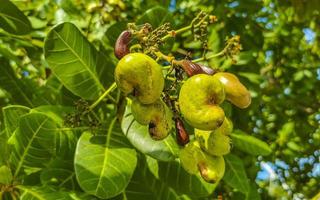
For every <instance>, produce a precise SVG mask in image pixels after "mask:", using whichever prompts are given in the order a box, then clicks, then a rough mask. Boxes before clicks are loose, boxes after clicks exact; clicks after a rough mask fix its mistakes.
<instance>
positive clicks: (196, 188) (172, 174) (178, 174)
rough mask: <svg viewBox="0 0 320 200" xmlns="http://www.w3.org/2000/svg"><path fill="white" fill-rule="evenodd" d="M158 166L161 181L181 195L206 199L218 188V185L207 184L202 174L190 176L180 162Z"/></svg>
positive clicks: (164, 163)
mask: <svg viewBox="0 0 320 200" xmlns="http://www.w3.org/2000/svg"><path fill="white" fill-rule="evenodd" d="M158 165H159V166H158V169H159V171H158V173H159V178H160V180H161V181H163V182H164V183H166V184H167V185H168V186H170V187H172V188H173V189H174V190H175V191H176V192H178V193H180V194H187V195H188V196H190V197H193V198H199V197H206V196H208V195H209V194H211V193H212V192H213V191H214V189H215V188H216V186H217V183H216V184H212V183H207V182H205V181H204V180H203V178H202V177H201V176H200V174H197V175H193V174H189V173H188V172H187V171H185V170H184V168H183V167H182V166H181V164H180V163H179V162H178V161H171V162H158Z"/></svg>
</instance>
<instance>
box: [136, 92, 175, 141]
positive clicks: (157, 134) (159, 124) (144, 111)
mask: <svg viewBox="0 0 320 200" xmlns="http://www.w3.org/2000/svg"><path fill="white" fill-rule="evenodd" d="M131 111H132V115H133V117H134V118H135V120H136V121H137V122H139V123H140V124H142V125H148V126H149V134H150V136H151V137H152V138H153V139H154V140H162V139H164V138H165V137H167V136H168V135H169V133H170V131H171V129H172V128H173V120H172V118H173V114H172V112H171V110H170V109H169V108H168V107H167V106H166V104H165V103H164V102H163V101H161V100H160V99H158V100H157V101H156V102H155V103H152V104H142V103H141V102H140V101H139V100H138V99H136V98H134V99H133V100H132V104H131Z"/></svg>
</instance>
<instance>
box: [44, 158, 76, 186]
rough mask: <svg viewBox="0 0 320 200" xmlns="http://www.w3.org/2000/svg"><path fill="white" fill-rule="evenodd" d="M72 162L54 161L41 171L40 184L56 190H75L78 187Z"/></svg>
mask: <svg viewBox="0 0 320 200" xmlns="http://www.w3.org/2000/svg"><path fill="white" fill-rule="evenodd" d="M73 166H74V165H73V160H64V159H59V158H58V159H55V160H53V161H51V162H50V163H49V165H48V166H47V167H46V168H45V169H43V170H42V171H41V175H40V178H41V183H42V184H43V185H52V186H56V187H58V188H62V187H63V188H66V189H69V190H76V189H77V188H78V187H79V186H78V183H77V180H76V175H75V172H74V168H73Z"/></svg>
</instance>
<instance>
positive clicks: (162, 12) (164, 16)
mask: <svg viewBox="0 0 320 200" xmlns="http://www.w3.org/2000/svg"><path fill="white" fill-rule="evenodd" d="M159 16H161V17H159ZM165 22H170V23H171V24H173V17H172V14H171V13H170V12H169V11H168V9H166V8H163V7H161V6H156V7H153V8H151V9H149V10H147V11H146V12H145V13H143V15H142V16H141V17H140V18H139V19H138V20H137V24H144V23H149V24H151V25H152V27H153V28H156V27H158V26H160V25H161V24H164V23H165Z"/></svg>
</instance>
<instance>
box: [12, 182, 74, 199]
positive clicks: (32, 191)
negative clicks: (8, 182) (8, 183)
mask: <svg viewBox="0 0 320 200" xmlns="http://www.w3.org/2000/svg"><path fill="white" fill-rule="evenodd" d="M17 188H18V189H19V190H20V197H19V199H20V200H69V199H70V200H72V198H71V197H70V195H69V194H68V193H67V192H62V191H55V190H53V189H52V188H49V187H35V186H32V187H31V186H24V185H19V186H17Z"/></svg>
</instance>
